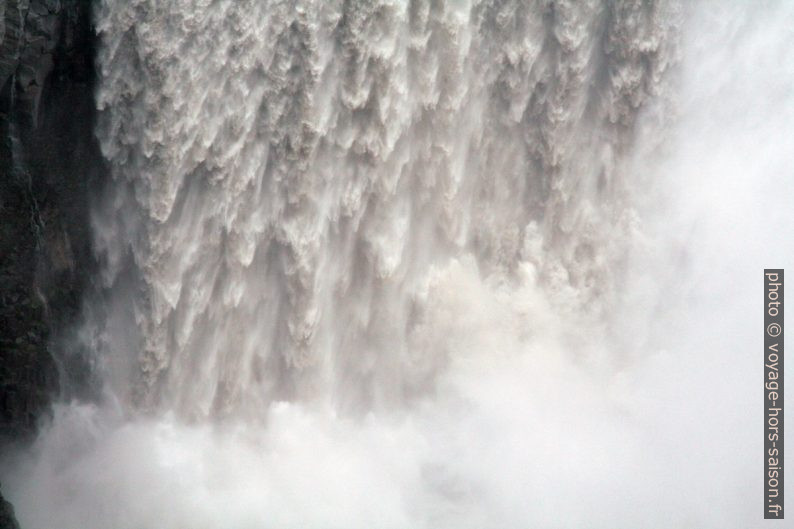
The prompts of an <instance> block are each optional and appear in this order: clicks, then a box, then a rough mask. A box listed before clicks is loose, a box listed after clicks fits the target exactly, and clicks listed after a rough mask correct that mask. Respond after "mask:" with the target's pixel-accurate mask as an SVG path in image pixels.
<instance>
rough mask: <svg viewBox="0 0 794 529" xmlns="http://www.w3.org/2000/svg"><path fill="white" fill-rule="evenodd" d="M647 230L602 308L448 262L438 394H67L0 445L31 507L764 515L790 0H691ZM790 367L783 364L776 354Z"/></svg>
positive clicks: (41, 527) (439, 331) (428, 331)
mask: <svg viewBox="0 0 794 529" xmlns="http://www.w3.org/2000/svg"><path fill="white" fill-rule="evenodd" d="M689 9H691V10H692V12H688V13H687V16H685V17H684V19H685V26H684V37H683V42H682V50H681V51H682V70H681V79H680V84H679V86H678V92H676V93H675V94H668V96H670V97H673V98H674V99H675V101H676V107H677V109H678V112H679V117H678V119H677V120H675V124H674V125H673V126H672V128H671V129H670V130H669V137H668V138H667V140H666V141H665V142H663V143H662V144H661V146H659V145H656V144H654V147H653V148H651V147H650V146H648V147H647V148H646V147H645V146H643V145H641V146H640V148H639V149H638V150H637V152H638V156H637V159H636V163H635V172H636V173H637V175H638V179H640V180H641V181H642V182H645V185H644V186H643V187H642V188H641V189H637V191H636V195H637V200H638V204H640V206H639V214H640V219H641V228H640V231H641V233H642V236H641V237H638V240H637V241H635V242H634V246H633V250H632V254H631V255H632V257H631V262H630V266H629V271H628V275H627V279H626V282H625V284H624V285H623V286H622V288H623V292H622V294H621V298H622V301H621V305H620V307H619V308H618V309H616V310H615V311H614V313H613V314H612V315H611V317H610V321H608V322H599V323H592V322H591V323H582V322H579V321H575V318H574V317H572V316H570V314H568V315H565V316H563V315H561V314H560V313H559V312H558V309H555V308H554V307H555V306H556V304H555V300H554V299H548V297H547V295H546V294H545V293H544V291H543V289H542V288H540V287H539V286H538V285H536V284H535V279H534V274H533V273H532V269H531V267H527V268H526V270H525V271H526V273H525V274H524V275H523V279H522V280H521V284H520V285H518V286H515V285H510V286H504V285H501V286H500V285H494V284H491V283H490V282H487V281H486V282H483V281H482V280H481V279H480V275H479V273H478V271H477V270H476V269H475V267H474V265H472V264H471V263H470V262H468V261H466V260H462V261H460V262H453V263H452V264H451V265H450V266H449V267H447V268H445V269H442V270H438V271H437V274H436V275H435V280H434V281H433V282H432V285H431V286H430V287H429V291H428V299H430V300H431V302H430V303H429V308H428V311H429V314H428V318H427V321H428V322H430V323H429V324H428V325H427V326H426V328H424V329H422V333H421V334H420V335H419V337H418V338H417V339H421V340H422V341H423V343H424V344H425V345H427V344H432V346H433V347H438V348H443V349H444V351H443V352H445V353H446V358H448V359H449V360H448V364H447V365H446V366H445V368H444V371H443V373H442V375H441V376H440V378H439V381H438V386H437V388H436V391H435V393H434V394H433V395H432V396H428V397H426V398H423V399H421V400H419V401H417V402H415V403H413V404H412V405H411V406H409V407H407V408H406V409H401V410H379V411H375V412H372V413H371V414H369V415H368V416H366V417H363V418H357V419H351V418H346V417H341V416H338V415H337V414H335V413H334V411H333V409H332V408H331V407H322V406H309V405H305V406H304V405H297V404H287V403H279V404H275V405H273V406H272V407H271V408H270V409H269V410H267V421H266V424H265V425H264V426H263V425H255V424H247V425H246V424H239V423H224V424H199V425H186V424H184V423H181V422H178V421H175V420H171V419H169V418H168V417H165V418H161V419H158V420H127V419H125V418H123V417H122V414H121V413H119V412H117V411H115V410H113V409H109V408H102V409H100V408H95V407H92V406H87V405H61V406H59V407H58V408H57V410H56V416H55V420H54V421H53V423H52V425H51V426H50V427H49V428H48V429H46V430H45V431H44V432H43V433H42V435H41V437H40V439H39V440H38V442H37V443H36V445H35V446H34V447H33V448H32V449H31V450H30V451H29V452H26V453H24V454H17V457H16V458H14V459H13V460H11V459H10V458H9V459H7V460H6V461H5V462H4V465H3V472H2V482H3V485H4V493H6V494H7V495H8V496H9V497H10V499H11V500H12V501H13V502H14V503H15V506H16V509H17V513H18V515H19V518H20V520H21V522H22V526H23V527H24V528H25V529H49V528H55V527H58V528H60V529H70V528H74V529H77V528H80V529H91V528H97V529H100V528H101V529H111V528H112V529H125V528H130V529H132V528H155V527H157V528H163V529H172V528H173V529H176V528H191V529H202V528H208V529H209V528H220V527H224V528H235V529H245V528H263V527H273V528H307V527H311V528H340V529H341V528H344V529H354V528H362V529H363V528H373V527H378V528H409V527H410V528H433V529H442V528H456V529H462V528H472V529H474V528H484V527H494V528H497V527H498V528H513V527H514V528H527V527H532V528H585V527H586V528H605V529H606V528H610V529H613V528H637V527H643V528H669V527H676V528H689V527H691V528H698V529H706V528H720V529H725V528H728V529H730V528H736V529H739V528H742V529H746V528H751V527H761V524H762V520H761V516H762V506H761V498H762V481H761V476H762V474H761V464H760V462H761V453H762V447H763V445H762V443H761V436H762V431H761V417H760V416H761V353H760V347H761V346H760V344H761V328H762V326H761V319H762V313H761V301H760V298H761V285H762V276H761V272H762V268H764V267H785V266H786V265H788V264H789V263H791V262H792V255H793V254H794V251H792V248H791V246H790V243H789V241H788V237H789V236H790V235H791V234H792V233H794V214H792V212H791V209H790V208H791V198H792V197H794V175H792V171H793V169H792V167H794V164H792V162H793V161H794V160H792V158H793V156H792V154H793V153H794V149H792V147H794V145H792V143H794V55H792V54H791V53H790V49H789V48H790V45H791V43H792V42H794V38H792V37H794V29H792V28H793V27H794V26H792V25H791V22H790V21H791V20H794V4H791V3H785V2H763V3H758V4H757V5H756V6H755V7H752V6H751V5H750V3H739V2H737V3H723V2H719V3H718V2H710V3H701V4H700V5H698V6H697V7H690V8H689ZM787 374H788V375H789V376H790V375H791V372H790V370H789V371H788V372H787Z"/></svg>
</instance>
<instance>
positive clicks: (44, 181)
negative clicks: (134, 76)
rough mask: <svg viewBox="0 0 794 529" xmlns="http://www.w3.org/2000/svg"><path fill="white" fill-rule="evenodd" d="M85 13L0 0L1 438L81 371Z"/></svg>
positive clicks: (85, 244) (60, 5)
mask: <svg viewBox="0 0 794 529" xmlns="http://www.w3.org/2000/svg"><path fill="white" fill-rule="evenodd" d="M91 10H92V8H91V2H90V1H89V0H85V1H83V0H6V1H5V2H3V3H0V139H1V140H2V141H0V441H2V442H3V443H6V442H9V441H10V442H19V441H25V440H26V439H29V438H30V437H31V436H32V435H33V434H35V431H36V427H37V425H38V424H39V422H40V420H41V419H42V417H44V416H46V415H47V413H48V410H49V406H50V402H51V400H52V398H53V396H54V395H56V394H58V393H59V392H62V391H63V390H64V388H66V387H67V386H69V387H72V386H75V387H77V386H81V385H82V384H74V385H73V384H70V383H69V381H70V380H74V379H76V378H78V379H79V378H81V377H83V378H84V377H85V374H86V373H87V372H88V369H87V365H86V364H85V363H84V362H83V361H82V360H80V358H82V356H81V355H80V354H79V353H78V352H75V351H69V350H68V349H69V347H68V343H69V342H70V340H69V336H68V329H72V328H74V327H75V326H74V325H73V323H74V322H75V321H76V319H77V318H78V316H79V310H80V299H81V298H82V294H81V293H82V291H83V290H84V288H85V287H86V285H88V281H89V278H90V272H91V270H92V267H93V259H92V257H91V256H92V252H91V248H90V244H91V240H90V236H89V235H90V234H89V229H90V228H89V212H88V200H89V193H90V191H91V190H92V189H96V188H97V184H98V183H99V181H100V178H101V174H102V162H101V155H100V153H99V149H98V146H97V143H96V140H95V138H94V134H93V123H94V115H95V104H94V98H93V90H94V77H95V75H94V67H93V55H94V42H95V32H94V29H93V26H92V20H91ZM56 349H60V350H58V351H57V354H56ZM56 358H58V360H57V361H56ZM0 527H5V526H4V525H2V524H0Z"/></svg>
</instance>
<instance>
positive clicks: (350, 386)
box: [95, 0, 676, 418]
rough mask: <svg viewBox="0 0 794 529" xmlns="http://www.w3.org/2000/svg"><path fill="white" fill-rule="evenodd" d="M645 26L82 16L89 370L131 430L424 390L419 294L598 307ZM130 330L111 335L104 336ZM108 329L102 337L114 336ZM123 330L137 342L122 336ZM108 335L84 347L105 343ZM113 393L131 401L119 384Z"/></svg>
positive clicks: (238, 7)
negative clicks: (94, 75)
mask: <svg viewBox="0 0 794 529" xmlns="http://www.w3.org/2000/svg"><path fill="white" fill-rule="evenodd" d="M674 15H675V12H674V10H673V8H672V7H670V6H668V5H667V3H665V2H634V1H627V2H600V1H588V2H530V3H525V2H479V3H475V2H467V1H454V2H453V1H449V2H431V1H429V0H427V1H422V0H417V1H411V2H396V1H394V2H340V1H338V2H305V1H298V2H261V1H258V0H257V1H253V0H252V1H238V2H195V1H175V2H166V3H162V2H159V3H158V2H146V1H136V2H128V1H106V2H102V4H101V6H100V8H99V9H98V12H97V28H98V31H99V35H100V37H101V41H102V50H101V52H100V56H99V60H98V63H99V64H98V66H99V69H100V77H101V81H100V85H101V86H100V90H99V93H98V96H97V97H98V105H99V108H100V109H101V111H102V115H101V123H100V126H99V130H98V135H99V138H100V140H101V144H102V149H103V153H104V155H105V156H106V157H107V159H108V160H109V162H110V164H111V166H112V171H113V178H114V181H115V184H114V187H113V189H112V190H111V191H110V192H109V194H110V196H109V197H108V198H107V200H106V201H105V203H104V204H102V205H101V208H100V209H99V210H98V211H97V214H96V222H95V224H96V227H97V230H96V231H97V236H98V245H97V246H98V247H99V249H100V252H101V253H100V255H101V257H102V259H103V261H102V262H103V263H104V264H105V267H104V277H103V280H104V282H105V284H106V285H107V287H108V289H109V291H110V293H109V296H110V297H111V298H112V299H114V300H122V301H118V303H120V304H124V305H125V306H132V307H134V308H133V310H132V311H131V312H128V313H127V314H125V315H124V316H123V317H122V316H119V317H118V318H117V320H116V321H110V322H106V323H102V324H101V326H103V327H104V328H105V329H108V328H112V329H117V328H123V329H124V330H125V333H126V334H127V335H126V336H125V339H124V340H119V339H117V337H116V336H114V335H113V334H112V332H111V333H110V334H109V335H107V336H105V337H106V340H105V342H106V344H105V346H104V347H103V354H105V355H107V356H108V357H111V358H114V357H124V358H134V360H133V361H132V364H134V365H133V366H129V365H125V368H124V369H127V370H131V371H132V373H130V374H125V375H124V376H123V377H122V378H123V379H124V383H125V384H126V383H127V382H128V380H127V379H128V378H129V377H132V379H131V381H129V384H130V386H129V387H124V388H121V389H119V391H120V392H121V393H122V394H125V393H127V394H129V395H130V400H132V401H134V402H135V406H137V407H138V408H144V409H151V408H159V409H166V410H176V411H177V412H178V413H179V414H180V415H183V416H186V417H193V418H201V417H208V416H214V415H218V414H221V415H223V414H227V413H238V412H243V413H247V414H253V415H256V414H257V413H258V412H259V411H261V410H262V409H263V408H264V407H265V406H267V405H268V404H269V403H271V402H273V401H276V400H293V399H297V400H306V399H308V400H312V399H332V400H333V401H334V402H336V403H337V405H339V406H341V407H342V408H360V407H363V408H365V409H369V408H371V407H372V406H381V405H383V406H391V405H394V404H395V403H400V402H403V401H404V400H405V399H406V398H410V397H411V396H412V395H417V394H421V393H423V392H425V391H427V390H428V389H429V385H432V380H433V378H434V376H435V373H436V372H437V371H438V370H439V369H442V366H443V365H444V364H445V363H446V362H448V358H446V357H447V355H448V354H449V352H448V351H444V350H440V349H439V348H438V344H433V343H430V342H428V340H427V339H426V338H427V337H426V336H425V335H426V334H427V332H426V330H427V328H428V326H432V322H429V321H428V320H427V303H428V296H430V294H429V293H428V289H429V288H432V287H431V286H430V284H429V283H430V282H431V281H432V280H431V277H434V274H443V273H444V272H443V270H444V269H447V268H448V267H449V266H450V264H451V263H453V262H466V263H467V264H466V266H470V267H472V269H473V270H476V271H475V272H474V273H476V274H477V275H478V276H480V277H482V278H483V279H484V280H490V281H496V282H499V281H503V282H511V283H514V284H515V283H519V282H520V281H521V278H520V277H519V276H520V273H521V271H524V274H525V275H526V273H530V272H527V270H531V275H532V276H533V278H534V279H533V280H534V281H537V282H538V283H539V284H542V285H544V286H546V287H548V288H550V289H554V290H557V291H567V292H568V295H569V297H570V298H571V300H570V303H574V304H576V305H585V306H589V307H590V308H591V309H592V312H597V311H598V308H597V307H599V306H600V304H603V303H608V298H609V296H610V292H611V282H612V279H613V278H612V275H613V273H612V271H611V270H612V269H614V268H615V266H617V265H616V263H619V262H620V260H621V259H622V255H623V254H622V252H624V251H625V244H624V241H625V239H626V235H625V234H626V233H627V232H628V231H630V230H631V229H632V223H633V222H634V214H633V212H632V209H631V205H630V203H628V202H629V199H628V196H629V189H630V187H631V178H630V175H627V174H625V171H624V170H623V168H622V163H623V158H624V156H625V153H626V151H627V150H628V149H630V144H631V136H632V131H633V128H634V125H635V122H636V117H637V114H638V112H640V111H641V109H642V108H644V106H645V104H646V102H647V101H648V100H649V99H650V98H651V97H652V96H653V95H654V94H655V93H656V92H657V91H658V89H659V86H660V84H661V83H662V82H663V80H664V78H665V75H664V74H665V72H666V70H667V69H668V66H669V63H670V61H671V59H672V55H673V50H674V38H673V37H672V35H671V34H672V32H673V29H672V28H671V23H672V22H674V21H675V20H676V19H675V16H674ZM123 318H125V319H126V320H128V321H122V319H123ZM112 319H113V317H111V320H112ZM130 328H135V331H132V332H129V333H127V330H128V329H130ZM101 332H102V331H100V333H101ZM124 377H127V378H124Z"/></svg>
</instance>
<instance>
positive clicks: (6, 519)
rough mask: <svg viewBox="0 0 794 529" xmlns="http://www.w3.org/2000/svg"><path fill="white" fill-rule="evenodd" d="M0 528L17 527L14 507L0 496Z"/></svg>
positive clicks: (13, 528)
mask: <svg viewBox="0 0 794 529" xmlns="http://www.w3.org/2000/svg"><path fill="white" fill-rule="evenodd" d="M0 529H19V524H18V523H17V520H16V518H15V517H14V507H13V506H12V505H11V504H10V503H8V502H7V501H5V500H4V499H3V497H2V496H0Z"/></svg>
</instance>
